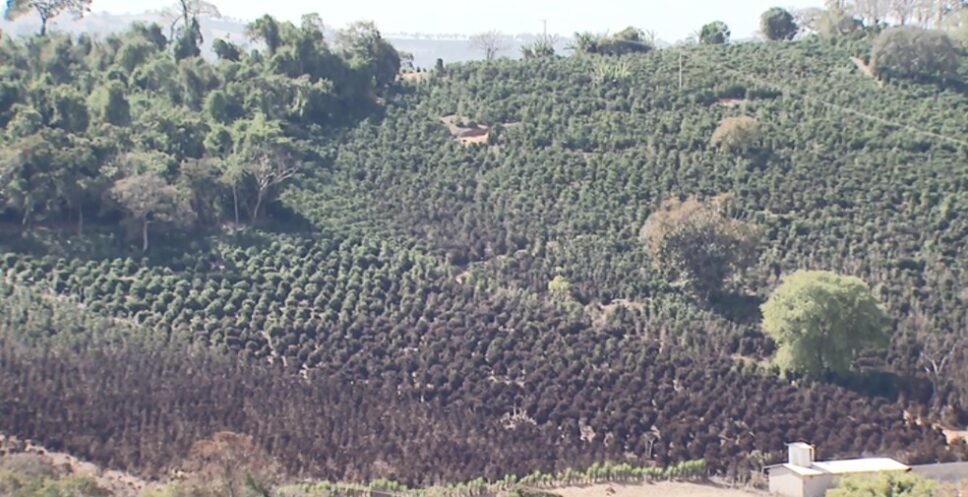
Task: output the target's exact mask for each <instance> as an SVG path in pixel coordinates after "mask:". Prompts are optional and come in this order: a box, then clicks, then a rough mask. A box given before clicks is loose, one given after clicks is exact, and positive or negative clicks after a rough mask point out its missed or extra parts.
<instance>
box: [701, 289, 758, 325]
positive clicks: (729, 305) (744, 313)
mask: <svg viewBox="0 0 968 497" xmlns="http://www.w3.org/2000/svg"><path fill="white" fill-rule="evenodd" d="M763 302H764V300H763V298H762V297H760V296H758V295H747V294H740V293H727V294H721V295H717V296H715V297H713V298H712V299H711V300H710V301H709V303H708V304H707V306H708V308H709V309H710V310H711V311H713V312H715V313H716V314H719V315H720V316H722V317H724V318H726V319H728V320H729V321H731V322H733V323H736V324H759V322H760V321H762V319H763V315H762V314H761V313H760V306H761V305H762V304H763Z"/></svg>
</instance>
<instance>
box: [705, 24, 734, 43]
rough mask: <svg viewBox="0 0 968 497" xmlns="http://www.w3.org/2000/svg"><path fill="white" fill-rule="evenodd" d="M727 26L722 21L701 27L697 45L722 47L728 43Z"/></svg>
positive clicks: (728, 33)
mask: <svg viewBox="0 0 968 497" xmlns="http://www.w3.org/2000/svg"><path fill="white" fill-rule="evenodd" d="M729 35H730V32H729V26H727V25H726V23H724V22H722V21H714V22H711V23H709V24H705V25H703V27H702V29H701V30H700V31H699V43H702V44H703V45H722V44H725V43H729Z"/></svg>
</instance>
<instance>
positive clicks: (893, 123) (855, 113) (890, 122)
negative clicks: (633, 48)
mask: <svg viewBox="0 0 968 497" xmlns="http://www.w3.org/2000/svg"><path fill="white" fill-rule="evenodd" d="M629 43H632V44H638V45H642V46H648V47H650V48H654V47H652V46H651V45H649V44H647V43H642V42H635V41H629ZM684 53H686V50H682V49H680V51H679V88H680V89H682V85H683V75H682V74H683V67H682V57H683V54H684ZM688 55H689V56H690V57H692V56H693V54H688ZM701 63H703V64H704V65H706V67H712V68H714V69H718V70H721V71H722V72H726V73H731V74H733V75H734V76H737V77H738V78H740V79H744V80H746V81H748V82H751V83H754V84H757V85H760V86H766V87H771V88H773V89H776V90H779V91H780V92H781V93H786V94H788V95H791V96H795V97H799V98H801V99H803V100H805V101H810V102H813V103H817V104H820V105H822V106H824V107H827V108H829V109H834V110H838V111H841V112H844V113H846V114H851V115H853V116H856V117H860V118H862V119H867V120H870V121H874V122H877V123H880V124H883V125H886V126H892V127H895V128H900V129H903V130H906V131H910V132H912V133H915V134H919V135H924V136H929V137H931V138H937V139H940V140H944V141H947V142H949V143H953V144H956V145H960V146H962V147H965V148H966V149H968V141H965V140H960V139H958V138H953V137H951V136H948V135H943V134H941V133H935V132H934V131H928V130H925V129H921V128H918V127H916V126H912V125H910V124H905V123H902V122H899V121H894V120H891V119H887V118H885V117H881V116H876V115H873V114H869V113H866V112H863V111H859V110H856V109H852V108H850V107H847V106H844V105H838V104H834V103H831V102H826V101H824V100H822V99H818V98H815V97H811V96H809V95H806V94H804V93H803V92H802V91H800V90H796V89H791V88H789V87H785V86H783V85H780V84H777V83H774V82H771V81H766V80H764V79H761V78H756V77H754V76H752V75H749V74H745V73H743V72H741V71H739V70H737V69H733V68H731V67H723V66H721V65H714V64H713V62H712V61H708V60H701Z"/></svg>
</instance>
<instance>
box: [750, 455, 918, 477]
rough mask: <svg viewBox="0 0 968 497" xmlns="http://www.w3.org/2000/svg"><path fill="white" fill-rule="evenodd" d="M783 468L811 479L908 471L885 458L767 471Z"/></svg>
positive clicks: (780, 465)
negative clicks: (823, 476)
mask: <svg viewBox="0 0 968 497" xmlns="http://www.w3.org/2000/svg"><path fill="white" fill-rule="evenodd" d="M773 468H784V469H786V470H787V471H790V472H792V473H794V474H796V475H799V476H804V477H811V476H822V475H844V474H850V473H880V472H883V471H909V470H910V469H911V467H910V466H906V465H904V464H901V463H899V462H897V461H895V460H894V459H890V458H887V457H872V458H867V459H845V460H842V461H818V462H815V463H813V465H811V466H810V467H809V468H808V467H804V466H797V465H796V464H777V465H776V466H770V467H768V468H767V469H773Z"/></svg>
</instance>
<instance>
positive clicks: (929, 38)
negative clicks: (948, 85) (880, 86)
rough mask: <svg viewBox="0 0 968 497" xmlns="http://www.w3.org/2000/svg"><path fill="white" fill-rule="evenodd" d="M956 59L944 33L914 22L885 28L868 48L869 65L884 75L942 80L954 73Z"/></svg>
mask: <svg viewBox="0 0 968 497" xmlns="http://www.w3.org/2000/svg"><path fill="white" fill-rule="evenodd" d="M959 63H960V61H959V55H958V50H957V48H956V47H955V44H954V42H952V41H951V38H950V37H949V36H948V35H947V34H945V33H944V32H942V31H934V30H927V29H922V28H918V27H914V26H904V27H897V28H888V29H885V30H884V31H882V32H881V34H880V35H878V36H877V39H876V40H874V46H873V47H872V48H871V66H872V68H873V69H874V72H875V74H877V76H878V77H880V78H884V79H892V78H912V79H925V78H938V79H941V80H945V79H949V78H951V77H954V76H955V75H956V74H957V72H958V66H959Z"/></svg>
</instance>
